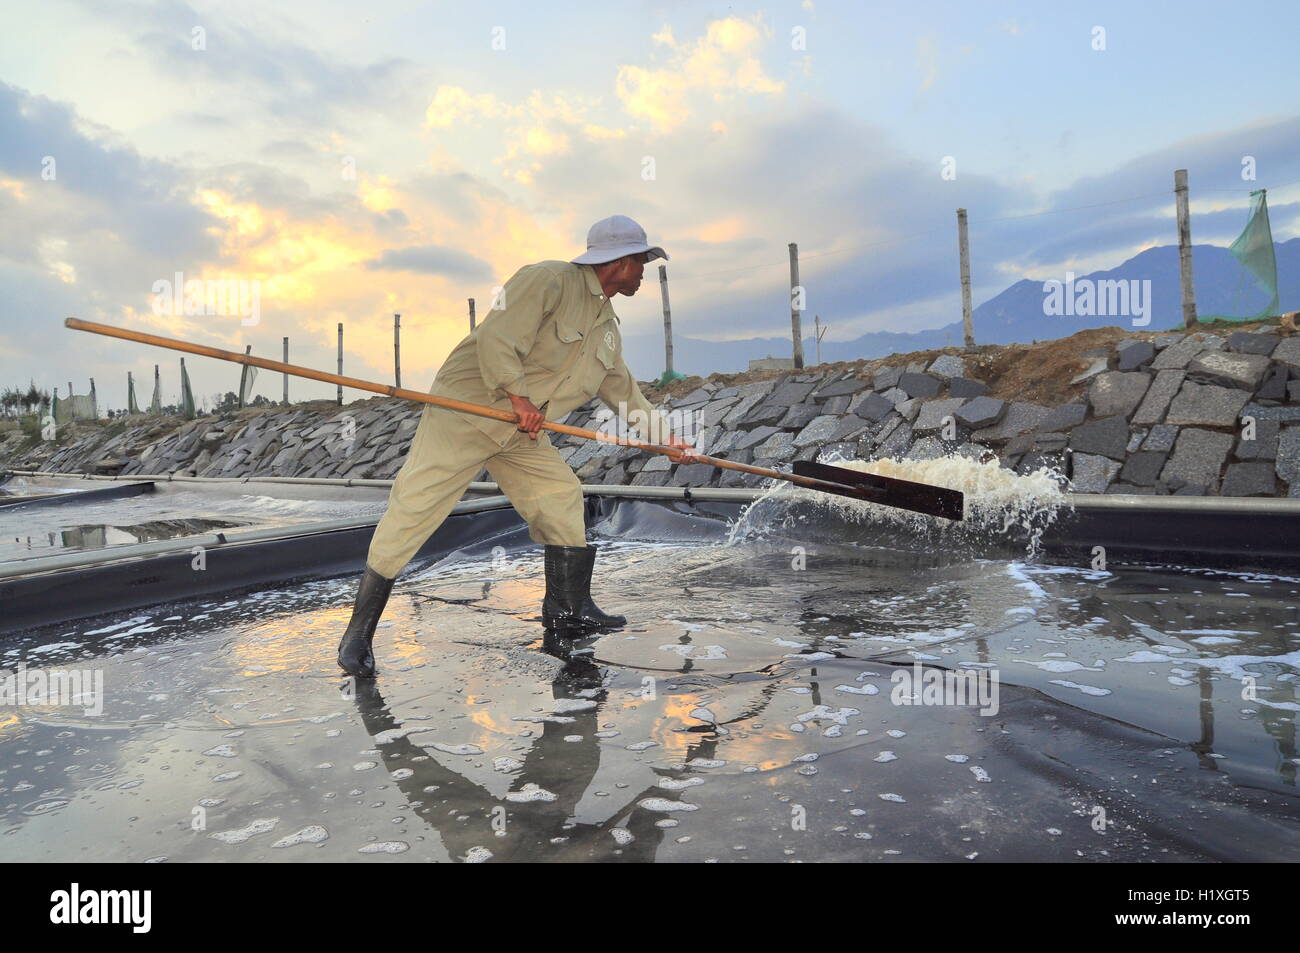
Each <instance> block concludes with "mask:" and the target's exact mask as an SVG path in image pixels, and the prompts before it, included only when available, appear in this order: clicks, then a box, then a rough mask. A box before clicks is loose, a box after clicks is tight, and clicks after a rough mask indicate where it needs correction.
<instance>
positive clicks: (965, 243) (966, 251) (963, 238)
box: [957, 208, 975, 348]
mask: <svg viewBox="0 0 1300 953" xmlns="http://www.w3.org/2000/svg"><path fill="white" fill-rule="evenodd" d="M957 256H958V259H959V262H960V266H961V326H962V332H963V333H964V334H965V337H966V347H968V348H972V347H974V346H975V324H974V321H973V320H972V318H971V307H970V237H969V236H968V235H967V234H966V210H965V209H964V208H959V209H957Z"/></svg>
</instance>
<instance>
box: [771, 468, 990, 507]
mask: <svg viewBox="0 0 1300 953" xmlns="http://www.w3.org/2000/svg"><path fill="white" fill-rule="evenodd" d="M794 472H795V473H796V474H797V475H798V476H806V477H812V478H813V479H815V480H824V481H826V482H827V483H838V484H840V485H841V486H845V487H850V488H859V489H863V490H867V491H869V493H870V495H869V496H863V499H869V500H870V501H871V502H872V503H879V504H881V505H882V506H896V507H898V508H899V509H904V510H913V511H915V512H917V513H925V514H927V515H929V516H942V517H943V518H944V519H950V520H959V519H962V518H964V515H965V508H966V506H965V499H966V498H965V495H964V494H963V493H962V492H961V491H960V490H950V489H948V488H947V487H946V486H932V485H930V484H929V483H913V482H912V481H911V480H899V479H896V478H895V477H886V476H880V475H879V474H875V473H863V472H861V471H860V470H849V469H847V468H845V467H832V466H829V465H827V464H825V463H814V462H813V461H811V460H796V461H795V463H794ZM832 492H833V491H832ZM843 495H844V496H850V495H853V496H856V495H858V494H849V493H845V494H843Z"/></svg>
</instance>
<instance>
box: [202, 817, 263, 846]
mask: <svg viewBox="0 0 1300 953" xmlns="http://www.w3.org/2000/svg"><path fill="white" fill-rule="evenodd" d="M279 823H280V819H279V818H278V817H262V818H258V819H257V820H255V821H253V822H252V823H250V824H249V825H248V826H247V827H241V828H239V829H238V830H234V831H217V832H216V833H215V834H210V835H209V836H210V837H213V838H215V839H216V840H219V841H221V842H222V843H223V844H242V843H243V842H244V841H246V840H248V839H249V838H250V837H256V836H257V835H258V834H265V833H267V832H268V831H270V830H271V828H273V827H275V825H276V824H279Z"/></svg>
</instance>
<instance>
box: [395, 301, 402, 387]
mask: <svg viewBox="0 0 1300 953" xmlns="http://www.w3.org/2000/svg"><path fill="white" fill-rule="evenodd" d="M393 383H394V384H395V385H396V386H398V387H401V386H402V316H401V315H400V314H395V315H393Z"/></svg>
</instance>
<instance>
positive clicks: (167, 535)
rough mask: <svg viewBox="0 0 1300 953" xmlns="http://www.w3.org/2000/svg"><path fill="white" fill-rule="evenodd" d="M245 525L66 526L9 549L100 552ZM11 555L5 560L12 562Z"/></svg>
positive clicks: (168, 522) (171, 522)
mask: <svg viewBox="0 0 1300 953" xmlns="http://www.w3.org/2000/svg"><path fill="white" fill-rule="evenodd" d="M245 525H247V524H246V523H240V522H235V521H232V520H216V519H173V520H151V521H149V522H147V523H135V524H133V525H129V526H112V525H108V524H105V523H83V524H80V525H77V526H69V527H67V528H65V529H60V530H57V531H54V532H47V533H42V534H40V535H39V536H31V535H28V536H15V537H13V542H12V544H11V545H10V547H9V549H10V550H11V551H22V553H24V554H26V553H36V552H39V551H40V550H64V549H66V550H83V549H103V548H104V547H106V546H124V545H127V544H129V543H147V542H150V541H151V540H155V539H178V538H181V537H184V536H200V535H202V534H204V533H208V532H210V531H212V530H214V529H230V528H231V527H234V526H245ZM16 555H17V553H16V552H15V553H11V554H10V557H9V558H15V556H16Z"/></svg>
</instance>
